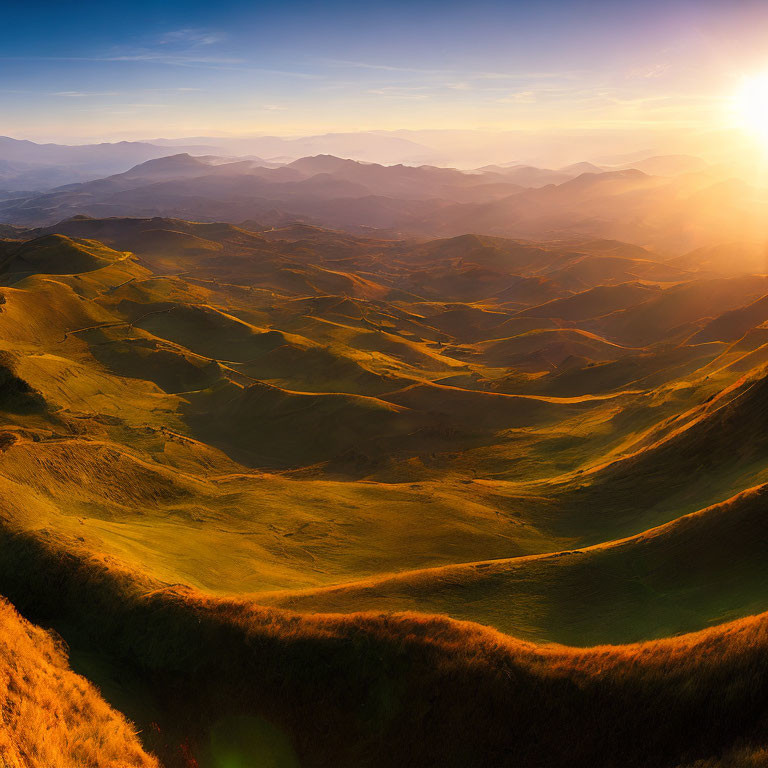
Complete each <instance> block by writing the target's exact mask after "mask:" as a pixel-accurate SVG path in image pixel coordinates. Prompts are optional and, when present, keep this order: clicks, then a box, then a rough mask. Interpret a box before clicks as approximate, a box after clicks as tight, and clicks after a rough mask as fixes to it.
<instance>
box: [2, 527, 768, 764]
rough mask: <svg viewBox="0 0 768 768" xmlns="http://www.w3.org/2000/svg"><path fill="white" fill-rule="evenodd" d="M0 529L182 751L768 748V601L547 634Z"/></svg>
mask: <svg viewBox="0 0 768 768" xmlns="http://www.w3.org/2000/svg"><path fill="white" fill-rule="evenodd" d="M0 535H2V537H3V552H4V558H3V561H2V563H0V566H1V567H0V579H2V581H3V583H4V588H5V589H6V590H8V591H9V592H10V593H11V595H12V597H14V599H17V600H18V601H19V603H20V605H21V606H22V607H23V608H24V610H27V611H31V612H33V613H34V614H35V615H37V616H40V617H45V618H46V619H47V620H51V621H54V622H55V623H56V624H57V625H59V626H65V625H66V626H67V627H68V631H67V636H68V638H69V640H70V642H72V643H74V644H75V645H77V646H78V647H79V649H80V650H79V653H78V654H76V656H78V655H79V657H80V658H81V659H82V661H81V662H80V663H81V664H83V665H86V666H87V663H86V660H87V658H88V657H89V656H91V655H92V654H94V653H97V654H98V653H101V654H102V657H103V659H104V665H103V666H102V667H101V668H99V667H97V666H95V665H93V664H92V663H91V664H90V669H91V670H92V672H93V673H94V674H96V675H97V676H98V677H104V679H105V680H106V676H108V675H109V674H114V673H115V672H116V671H117V670H119V669H121V668H123V669H130V671H131V677H130V680H129V681H126V683H125V686H126V689H129V690H130V693H131V697H130V698H131V699H132V703H131V705H130V706H131V708H132V709H135V710H136V712H137V713H138V714H139V715H140V716H141V715H143V716H144V717H152V718H157V720H156V723H157V728H156V729H154V730H153V732H152V733H151V734H148V739H149V740H150V741H151V742H152V743H153V747H154V748H155V749H156V750H157V751H158V753H159V755H160V756H161V759H163V762H164V764H165V765H168V766H171V768H175V766H184V765H188V764H189V762H188V761H189V757H190V756H194V759H196V760H197V761H198V763H199V764H200V765H202V766H205V767H206V768H209V767H210V768H213V767H215V766H219V765H221V764H222V761H224V764H227V760H228V761H229V762H231V763H234V764H238V762H239V764H246V765H248V764H253V763H254V762H255V763H256V764H269V763H270V761H271V762H272V763H273V764H277V765H281V766H282V765H286V766H293V765H303V766H310V767H312V766H331V765H335V766H350V767H351V766H356V765H360V764H365V765H371V766H391V765H398V766H399V765H410V766H434V765H445V766H456V767H457V768H459V766H468V765H478V766H480V765H499V766H504V765H510V766H511V765H515V766H529V767H530V768H534V767H536V768H537V767H538V766H541V765H550V766H553V767H554V768H559V767H562V768H565V767H566V766H568V767H569V768H582V767H583V768H587V767H589V768H598V767H600V768H602V767H603V766H605V768H609V766H614V765H617V764H622V765H626V766H637V767H638V768H640V767H644V768H645V767H647V766H650V765H654V766H679V765H686V764H691V763H694V762H695V761H697V760H711V761H716V760H717V759H718V758H720V757H721V756H722V757H724V758H725V757H727V756H728V755H729V754H736V753H738V752H741V753H749V752H755V753H756V754H759V750H760V748H761V746H764V745H765V730H764V728H765V717H766V714H767V713H768V709H767V708H768V700H767V699H766V674H768V673H767V672H766V666H765V662H764V659H765V651H766V647H765V646H766V642H767V641H766V631H767V630H766V617H765V615H763V616H760V617H756V618H750V619H745V620H742V621H740V622H736V623H732V624H727V625H724V626H722V627H718V628H716V629H713V630H708V631H705V632H701V633H698V634H693V635H685V636H682V637H678V638H673V639H667V640H660V641H655V642H653V643H646V644H640V645H628V646H599V647H596V648H589V649H572V648H567V647H563V646H557V645H546V646H537V645H534V644H531V643H526V642H522V641H519V640H515V639H513V638H511V637H509V636H506V635H502V634H500V633H498V632H495V631H493V630H490V629H487V628H483V627H480V626H478V625H476V624H471V623H461V622H455V621H452V620H450V619H445V618H440V617H429V616H424V615H418V614H393V613H363V614H350V615H348V616H339V615H328V614H320V615H314V616H301V615H299V614H294V613H286V612H282V611H277V610H269V609H264V608H260V607H258V606H257V605H254V604H253V603H251V602H248V601H244V600H241V599H212V598H209V597H206V596H204V595H201V594H199V593H196V592H194V591H192V590H189V589H187V588H184V587H182V586H174V585H168V584H163V583H161V582H157V581H153V580H151V579H147V578H146V577H143V576H141V575H138V574H135V573H132V572H130V571H128V570H126V569H124V568H122V567H121V566H120V564H119V563H116V562H114V561H111V560H109V559H107V558H104V557H98V556H89V555H88V554H87V553H85V552H83V551H82V550H81V549H80V547H79V546H78V545H77V544H76V543H67V542H66V541H61V540H58V541H56V540H54V539H51V538H50V537H48V538H44V537H36V538H29V537H19V536H17V535H9V532H8V531H7V530H5V529H4V530H2V531H1V532H0ZM62 546H63V547H65V548H66V549H65V550H62V549H61V547H62ZM63 551H67V552H68V553H69V556H67V557H62V552H63ZM129 690H126V691H124V692H123V694H122V695H123V696H127V694H128V692H129ZM468 691H472V702H471V704H468V703H467V700H466V696H467V692H468ZM115 695H116V696H119V695H120V693H119V692H116V694H115ZM542 734H548V737H547V738H542ZM385 746H386V749H385V748H384V747H385ZM225 755H226V756H227V757H226V758H225ZM185 761H187V762H185Z"/></svg>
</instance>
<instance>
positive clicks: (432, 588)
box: [0, 157, 768, 768]
mask: <svg viewBox="0 0 768 768" xmlns="http://www.w3.org/2000/svg"><path fill="white" fill-rule="evenodd" d="M200 164H201V161H200V160H199V159H195V158H189V157H182V158H181V159H179V158H176V159H172V160H171V161H170V162H169V161H166V160H153V161H151V162H150V163H149V165H148V166H147V165H145V166H144V167H143V169H140V170H138V171H136V170H134V171H133V172H132V173H129V174H128V175H127V176H126V175H125V174H123V175H122V177H121V178H120V179H118V180H117V181H115V180H114V179H113V180H112V181H108V185H114V184H121V185H131V184H134V183H139V184H140V185H141V184H144V182H145V181H147V178H150V179H151V180H152V183H153V184H160V185H161V186H163V185H165V184H166V181H162V180H158V179H162V178H164V174H165V173H167V172H168V170H169V167H170V172H171V173H173V174H175V173H178V172H179V168H180V167H185V168H187V169H188V171H189V173H190V174H192V175H191V176H189V177H188V180H189V179H197V177H196V176H194V174H196V173H197V172H198V171H199V170H200V168H199V165H200ZM202 165H203V166H204V169H203V172H204V173H206V174H208V176H207V177H206V178H209V179H214V178H218V179H219V180H220V179H221V178H224V179H227V180H228V181H227V184H228V183H229V176H230V171H232V169H229V170H227V169H226V164H213V163H205V162H203V163H202ZM292 166H293V167H291V166H290V165H286V166H282V167H281V168H264V167H261V166H259V167H250V169H245V170H244V169H243V168H242V167H241V168H240V169H238V170H237V175H240V176H243V177H247V178H248V179H249V181H248V183H247V185H246V187H247V186H248V185H251V184H261V183H263V177H264V174H267V173H268V172H269V173H271V172H272V171H281V173H283V174H284V176H285V174H288V176H290V174H293V173H295V174H299V175H300V177H301V180H300V181H288V180H286V178H283V180H282V181H280V182H279V183H280V184H303V183H305V182H307V181H311V180H312V179H315V182H312V183H313V184H314V183H316V184H318V185H319V187H318V188H320V187H323V185H325V184H334V185H335V184H339V183H343V184H353V185H360V184H363V183H369V180H370V179H371V178H374V177H376V176H377V175H378V177H381V178H382V179H383V181H381V182H380V183H381V184H387V185H391V186H392V188H395V187H398V185H408V184H414V185H418V184H423V185H424V186H423V187H422V190H429V189H435V188H437V187H439V186H441V185H450V184H454V183H455V184H457V185H458V182H456V181H455V174H457V173H459V172H457V171H452V170H446V169H429V168H423V167H422V168H405V167H401V168H396V167H395V168H394V169H392V168H389V169H387V168H385V167H384V166H379V167H377V168H370V167H368V166H361V164H358V163H354V162H352V161H347V160H343V161H339V160H338V159H336V158H328V157H323V158H319V159H318V158H312V159H311V162H310V161H301V162H298V163H293V164H292ZM222 169H223V170H222ZM286 169H287V170H286ZM575 170H576V171H581V170H583V169H575ZM438 171H439V172H438ZM315 172H317V173H315ZM494 172H495V171H494ZM217 173H218V174H220V176H217ZM313 173H314V175H311V174H313ZM259 174H261V175H259ZM599 175H602V174H596V173H592V172H591V171H588V172H587V176H590V177H591V176H599ZM317 176H330V177H334V178H332V179H330V180H329V179H327V178H326V179H320V180H319V181H317V178H316V177H317ZM648 178H649V177H645V176H644V175H642V174H640V175H638V174H637V173H624V172H612V175H610V176H609V177H607V178H605V179H602V180H599V179H598V180H596V179H595V178H586V179H584V178H582V177H580V176H579V177H577V178H576V179H575V180H574V181H572V182H564V184H571V185H572V186H571V187H570V189H571V191H573V190H574V189H576V190H580V192H579V194H581V193H584V194H585V195H587V197H589V199H590V200H592V201H593V202H594V204H595V205H598V204H599V202H600V201H601V200H604V196H605V195H606V194H609V193H610V194H616V193H617V191H616V190H617V188H618V189H619V190H624V191H623V192H621V194H627V195H630V196H631V195H634V194H640V193H643V194H644V190H646V188H648V189H650V188H653V189H656V190H658V189H660V187H659V185H662V184H666V183H668V182H669V177H666V180H665V181H663V182H662V181H658V179H657V180H651V181H649V180H648ZM579 179H581V180H579ZM446 180H447V181H446ZM173 183H177V182H173ZM179 183H180V182H179ZM207 183H210V184H211V185H213V184H214V182H213V181H210V182H206V184H207ZM276 183H277V182H276ZM461 183H463V184H466V185H467V186H466V187H465V191H466V190H467V189H474V185H475V184H476V183H477V180H476V179H474V180H472V182H471V183H470V182H466V181H463V182H461ZM627 184H629V185H630V187H631V189H625V187H626V185H627ZM430 185H432V186H430ZM325 188H328V187H325ZM143 189H145V188H144V187H143V186H138V187H135V188H131V189H130V190H129V189H128V186H125V188H124V191H125V190H128V191H131V192H132V193H133V192H134V191H136V190H139V191H140V190H143ZM606 190H608V191H606ZM71 191H72V190H65V191H59V192H56V193H55V195H64V196H66V195H69V194H70V193H71ZM86 191H87V190H86ZM571 191H568V190H565V191H563V190H559V191H558V188H556V187H555V188H553V187H551V186H550V187H547V186H543V187H540V188H539V189H538V190H536V195H537V196H538V198H537V199H541V200H544V199H552V200H560V199H563V198H564V197H570V195H571ZM81 193H82V194H85V192H84V191H83V189H82V188H80V191H79V192H78V194H81ZM88 194H90V193H88ZM93 194H94V195H96V192H94V193H93ZM116 194H117V193H116ZM425 194H426V193H425ZM484 194H485V193H484ZM61 199H64V198H63V197H62V198H61ZM585 199H586V198H585ZM57 205H58V203H57ZM241 223H243V224H244V225H243V226H237V225H235V224H233V223H226V222H216V221H202V222H201V221H198V222H195V221H187V220H183V219H180V218H174V217H163V216H159V215H152V216H149V217H146V218H141V217H133V218H120V217H113V216H109V217H106V218H94V217H91V216H85V215H78V216H75V217H73V218H69V219H66V220H64V221H61V222H60V223H58V224H51V225H46V226H44V227H39V228H33V229H24V228H9V229H8V230H4V239H3V240H2V241H0V257H1V259H0V595H3V596H4V598H5V599H7V600H9V601H10V603H11V604H12V605H13V606H14V607H13V608H12V607H11V606H10V604H6V603H2V605H0V622H1V623H2V631H0V691H3V696H4V701H5V702H10V703H9V704H5V703H4V704H3V707H2V708H0V758H2V759H3V760H5V761H6V762H7V763H8V764H9V765H10V766H13V768H16V767H17V766H19V768H21V766H25V767H26V766H27V765H30V766H34V767H35V768H36V766H40V767H41V768H42V767H43V766H48V765H53V766H55V765H61V766H70V765H72V766H73V768H74V766H75V765H77V766H81V765H83V766H102V765H104V766H107V765H110V766H119V767H120V768H122V767H123V766H134V765H135V766H147V768H149V767H150V766H155V765H163V766H165V767H166V768H224V767H226V768H230V766H246V765H247V766H251V765H276V766H280V767H281V768H283V767H285V768H294V767H295V766H304V767H309V768H313V767H314V766H317V767H318V768H320V767H321V766H328V767H329V768H330V766H334V768H341V767H345V766H349V768H352V767H353V766H354V767H355V768H357V766H362V765H366V766H373V767H378V766H381V768H388V767H389V766H424V768H427V766H430V767H431V766H456V768H468V767H471V766H478V767H479V766H494V768H495V767H496V766H499V767H500V768H501V767H502V766H515V767H516V768H518V767H520V768H526V767H528V768H542V766H545V765H546V766H552V767H553V768H615V767H616V766H618V765H621V766H626V767H630V766H631V767H633V768H704V767H707V768H709V767H710V766H715V767H717V768H725V766H742V765H744V766H749V765H752V766H760V765H761V764H762V763H761V761H764V757H765V754H766V751H765V750H766V748H768V738H766V730H765V729H766V723H768V667H766V664H765V651H766V627H767V626H768V623H767V622H768V619H766V616H767V615H768V613H766V612H768V591H767V588H768V582H767V581H766V579H767V578H768V577H767V575H766V569H765V567H764V550H765V546H766V543H768V532H767V531H768V529H766V522H765V521H766V517H765V510H766V483H768V470H767V467H768V444H767V443H766V437H765V434H766V429H765V422H766V403H768V384H767V382H768V368H766V366H767V365H768V334H767V333H766V329H765V328H763V327H762V325H763V323H764V321H765V320H766V318H765V317H763V315H762V314H761V313H762V303H761V302H762V301H763V297H764V296H765V295H766V293H768V289H766V282H765V281H766V277H765V275H763V274H762V273H754V274H752V273H749V274H740V275H733V274H730V275H726V274H717V275H715V274H713V272H712V270H710V269H699V268H697V267H696V265H695V264H693V263H686V264H682V263H677V262H674V260H673V261H670V260H669V259H668V257H667V255H662V254H660V253H657V252H655V251H654V250H651V249H648V248H644V247H641V246H640V245H637V244H627V243H622V242H617V241H616V240H612V239H603V238H594V237H590V238H584V237H582V238H575V239H574V238H569V239H565V240H564V239H554V240H546V241H526V240H520V239H507V238H504V237H498V236H486V235H472V234H466V233H464V234H459V235H457V236H455V237H448V238H446V237H442V238H439V239H431V240H430V239H421V238H410V237H407V238H404V237H394V236H392V235H388V236H386V237H382V236H381V233H379V236H377V235H376V233H374V232H370V231H369V232H366V233H365V234H361V233H358V234H352V233H349V232H344V231H340V230H332V229H324V228H322V227H319V226H316V225H308V224H306V223H303V222H301V221H298V222H296V221H294V222H292V223H289V224H286V225H285V226H270V225H257V224H255V223H253V222H251V223H247V222H241ZM17 612H18V613H17ZM22 617H23V618H22ZM43 628H44V629H43ZM54 633H55V634H54ZM470 694H471V695H470ZM30 722H31V723H35V725H32V726H29V725H28V723H30ZM129 722H131V723H135V724H136V728H133V727H132V726H130V725H129V724H128V723H129ZM41 730H42V731H44V732H45V733H46V734H47V736H46V738H45V739H36V738H35V735H34V734H35V733H37V732H39V731H41ZM38 742H39V743H38ZM35 749H36V750H37V752H35V751H34V750H35ZM46 750H47V751H46ZM54 753H55V754H56V755H57V756H58V757H57V758H55V759H59V762H58V763H56V762H53V760H54V757H51V755H53V754H54Z"/></svg>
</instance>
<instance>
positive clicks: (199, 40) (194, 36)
mask: <svg viewBox="0 0 768 768" xmlns="http://www.w3.org/2000/svg"><path fill="white" fill-rule="evenodd" d="M223 40H226V35H223V34H221V33H220V32H212V31H210V30H206V29H192V28H190V27H185V28H183V29H174V30H171V31H170V32H166V33H165V34H164V35H161V37H160V39H159V40H158V43H159V44H160V45H187V46H190V45H191V46H198V45H215V44H216V43H220V42H222V41H223Z"/></svg>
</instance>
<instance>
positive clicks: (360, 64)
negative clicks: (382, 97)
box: [322, 59, 452, 75]
mask: <svg viewBox="0 0 768 768" xmlns="http://www.w3.org/2000/svg"><path fill="white" fill-rule="evenodd" d="M322 61H323V62H324V63H325V64H329V65H331V66H335V67H353V68H355V69H374V70H379V71H382V72H415V73H419V74H423V75H447V74H451V72H452V70H449V69H423V68H421V67H401V66H396V65H394V64H373V63H371V62H367V61H347V60H345V59H322Z"/></svg>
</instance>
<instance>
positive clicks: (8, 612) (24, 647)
mask: <svg viewBox="0 0 768 768" xmlns="http://www.w3.org/2000/svg"><path fill="white" fill-rule="evenodd" d="M0 765H2V766H3V768H158V762H157V760H156V759H155V758H154V757H152V756H150V755H148V754H147V753H146V752H145V751H144V750H143V749H142V747H141V744H140V741H139V739H138V737H137V734H136V732H135V729H134V728H133V726H132V725H131V724H130V723H128V722H127V721H126V720H125V718H124V717H123V716H122V715H120V714H118V713H117V712H115V711H114V710H113V709H111V708H110V707H109V706H108V705H107V704H106V702H104V700H103V699H102V698H101V697H100V695H99V693H98V691H97V690H96V689H95V688H94V687H93V686H92V685H91V684H90V683H88V682H87V681H86V680H85V679H84V678H82V677H80V676H79V675H76V674H74V673H73V672H72V671H71V670H70V669H69V667H68V666H67V659H66V656H65V654H64V651H63V650H62V648H61V647H60V645H59V644H57V643H56V642H55V641H54V639H53V638H52V637H51V635H49V634H48V633H47V632H44V631H43V630H42V629H39V628H38V627H34V626H32V625H31V624H29V622H27V621H24V619H22V618H21V617H20V616H19V615H18V613H16V611H15V610H14V609H13V608H12V607H11V606H10V605H8V603H6V602H4V601H0Z"/></svg>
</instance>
